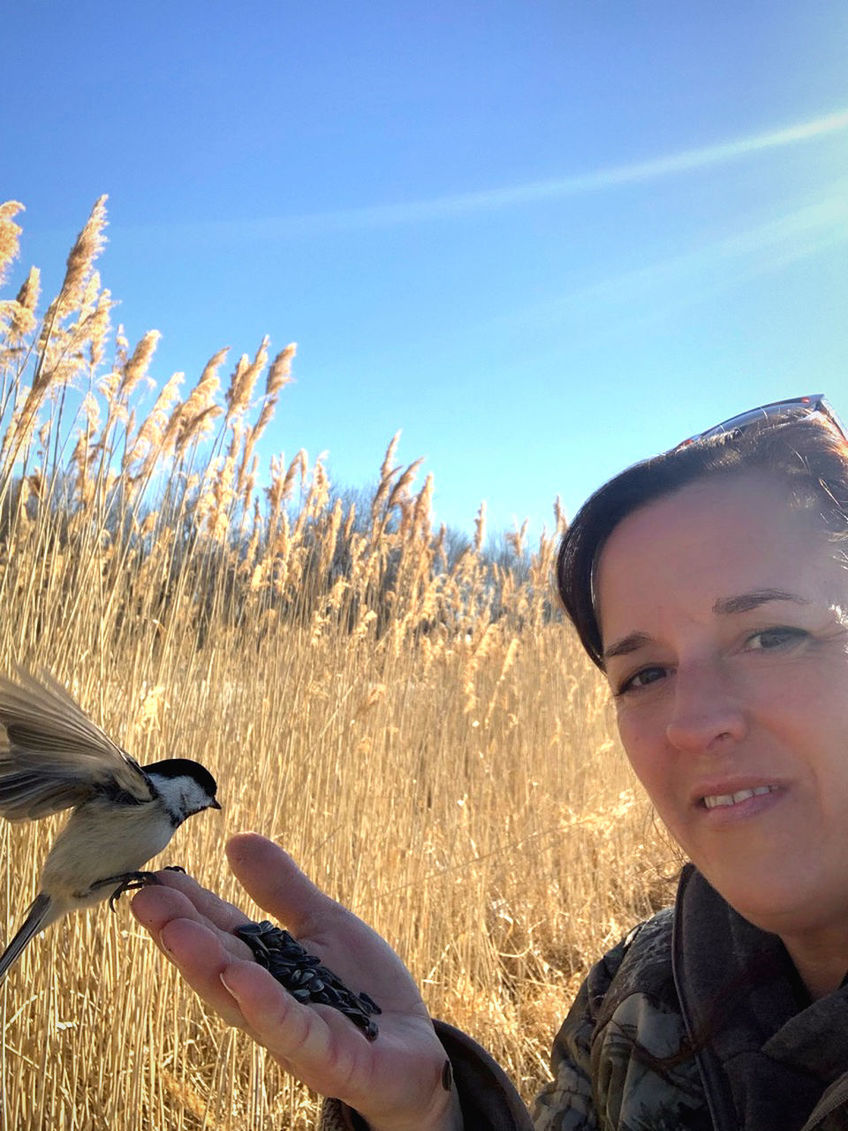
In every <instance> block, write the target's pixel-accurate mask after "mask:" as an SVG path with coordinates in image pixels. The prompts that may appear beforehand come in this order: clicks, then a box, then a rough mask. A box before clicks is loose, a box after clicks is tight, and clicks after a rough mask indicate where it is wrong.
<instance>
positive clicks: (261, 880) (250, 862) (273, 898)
mask: <svg viewBox="0 0 848 1131" xmlns="http://www.w3.org/2000/svg"><path fill="white" fill-rule="evenodd" d="M227 858H228V860H229V862H230V868H231V869H232V871H233V873H234V875H235V877H236V879H237V880H238V881H239V883H240V884H241V885H242V887H243V888H244V889H245V891H246V892H247V893H248V895H249V896H250V897H251V898H252V899H254V900H255V901H256V903H258V904H259V906H260V907H263V908H264V909H265V910H266V911H269V912H270V913H271V914H272V915H275V916H276V917H277V918H279V919H281V920H283V921H284V922H285V923H287V925H288V926H289V927H290V928H291V930H292V931H293V932H294V934H296V935H298V934H314V933H315V932H316V931H317V930H320V929H321V927H322V926H323V925H324V924H326V922H327V921H328V920H330V919H334V918H338V917H346V916H349V913H348V912H346V911H345V910H344V909H343V908H342V907H340V905H339V904H337V903H336V902H335V901H334V900H332V899H330V897H329V896H328V895H325V894H324V893H323V892H322V891H321V890H320V889H319V888H317V887H316V886H315V884H313V883H312V881H311V880H310V879H308V878H307V876H305V875H304V873H303V872H301V870H300V869H299V868H298V867H297V865H296V864H295V862H294V861H293V860H292V858H291V857H290V856H289V855H288V853H287V852H284V851H283V849H282V848H280V847H279V845H277V844H274V842H273V841H271V840H268V839H267V838H266V837H264V836H260V835H259V834H258V833H238V834H237V835H236V836H233V837H231V838H230V840H229V841H228V843H227ZM349 917H350V918H351V919H352V918H353V916H349Z"/></svg>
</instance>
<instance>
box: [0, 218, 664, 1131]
mask: <svg viewBox="0 0 848 1131" xmlns="http://www.w3.org/2000/svg"><path fill="white" fill-rule="evenodd" d="M104 203H105V202H104V200H100V201H98V202H97V204H96V205H95V208H94V210H93V212H92V214H91V217H90V218H89V220H88V222H87V223H86V225H85V227H84V228H83V230H82V232H81V234H80V236H79V238H78V239H77V242H76V244H75V246H74V248H73V250H72V251H71V254H70V256H69V258H68V267H67V272H66V276H65V279H64V283H63V285H62V287H61V290H60V292H59V294H58V295H57V297H56V298H54V299H53V300H52V301H49V302H46V303H44V304H42V303H41V301H40V297H39V278H38V272H37V270H35V269H33V270H32V271H31V272H30V274H29V276H28V277H27V279H26V281H25V282H24V284H23V286H22V287H21V289H20V290H19V292H18V294H17V297H16V298H14V299H12V298H8V299H6V300H5V301H2V302H0V380H2V385H1V386H0V422H2V435H0V666H2V668H3V669H4V670H6V671H10V670H11V669H12V668H13V665H14V664H15V663H16V662H22V663H25V664H27V665H30V666H34V667H37V666H39V665H44V666H46V667H48V668H49V669H50V670H51V671H52V672H53V673H54V674H55V675H56V676H57V677H58V678H59V679H61V680H63V681H64V682H65V683H66V684H67V685H68V686H69V688H70V689H71V690H72V692H73V693H74V694H75V696H76V697H77V698H78V700H79V701H80V702H81V703H82V705H83V706H84V707H85V708H86V710H87V711H89V713H90V714H91V715H92V717H93V718H95V719H96V720H97V721H98V722H99V723H101V725H103V726H104V727H105V728H106V729H107V730H108V731H109V733H110V734H111V735H112V736H113V737H114V738H115V739H116V741H118V742H119V743H121V744H122V745H123V746H125V747H126V749H128V750H129V751H130V752H131V753H132V754H133V755H134V756H135V757H137V758H138V759H139V760H140V761H141V762H147V761H153V760H156V759H159V758H163V757H167V756H169V755H176V754H179V755H182V756H185V757H192V758H197V759H198V760H200V761H202V762H204V763H205V764H206V765H208V766H209V768H210V769H211V770H212V772H213V773H214V774H215V775H216V777H217V778H218V781H219V787H220V792H219V796H220V798H221V800H222V802H223V805H224V809H223V812H222V813H221V814H217V813H207V814H203V815H202V816H200V817H197V818H195V819H194V820H192V821H190V822H188V823H187V824H186V825H185V826H183V828H181V829H180V830H179V831H178V833H177V835H176V836H175V838H174V840H173V842H172V844H171V845H170V847H169V849H168V851H167V853H165V854H164V855H163V857H162V858H161V860H160V861H159V863H161V864H165V863H169V862H175V863H180V864H182V865H184V866H185V867H186V868H187V870H189V871H190V872H191V873H192V874H194V875H195V876H196V877H197V878H198V879H199V880H200V881H201V882H202V883H204V884H206V885H208V886H209V887H212V888H214V889H215V890H217V891H219V892H221V893H222V894H223V895H224V896H225V897H226V898H229V899H232V900H233V901H235V902H239V903H241V904H242V905H243V906H245V909H246V910H247V911H248V913H249V914H254V915H257V909H256V908H252V907H251V906H250V905H249V904H247V903H245V901H244V899H242V898H241V897H240V895H239V893H238V892H237V891H236V890H235V885H234V883H233V882H232V881H231V879H230V877H229V875H228V872H227V868H226V863H225V858H224V855H223V845H224V841H225V838H226V836H227V835H228V833H230V832H235V831H237V830H240V829H245V828H252V829H256V830H258V831H260V832H262V833H264V834H266V835H267V836H270V837H274V838H276V839H277V840H279V842H280V843H281V844H283V845H284V846H285V847H286V848H287V849H288V850H289V851H290V852H292V853H293V855H294V856H295V858H296V859H297V860H298V861H299V862H300V863H301V864H302V866H303V867H304V868H305V869H306V870H307V871H308V872H309V873H310V874H311V875H312V877H313V878H314V879H315V880H316V881H317V882H318V883H320V884H321V885H323V886H324V887H325V888H326V890H327V891H329V892H330V893H331V894H332V895H334V896H336V897H338V898H339V899H341V900H343V901H344V902H345V903H347V904H348V905H349V906H351V907H352V908H353V909H354V910H355V911H356V912H357V913H358V914H360V915H361V916H363V917H364V918H366V919H367V920H368V921H370V922H371V923H372V924H374V925H375V926H376V927H377V929H378V930H379V931H380V932H382V933H383V934H384V935H385V936H386V937H387V938H388V939H389V940H390V941H391V943H392V944H393V945H394V946H395V947H396V948H397V949H398V951H399V952H400V954H401V955H402V957H403V958H404V959H405V961H406V962H407V964H408V965H409V967H410V968H411V969H412V971H413V973H414V974H415V975H416V977H417V978H418V979H419V980H420V982H421V984H422V985H423V987H424V995H425V998H426V999H427V1001H428V1003H429V1005H430V1008H431V1011H432V1012H433V1014H434V1015H437V1016H440V1017H443V1018H445V1019H447V1020H450V1021H452V1022H453V1023H454V1024H457V1025H459V1026H461V1027H462V1028H464V1029H466V1030H467V1031H468V1032H470V1033H471V1034H472V1035H473V1036H474V1037H476V1038H477V1039H478V1040H479V1041H481V1042H482V1043H483V1044H485V1045H486V1046H487V1047H488V1048H490V1049H491V1050H492V1052H493V1053H494V1054H495V1055H496V1056H497V1057H498V1059H499V1060H500V1061H501V1063H502V1064H503V1065H504V1066H505V1067H506V1068H507V1070H508V1071H509V1072H510V1074H511V1075H512V1077H513V1079H514V1080H515V1081H516V1082H517V1084H518V1085H519V1087H520V1088H521V1090H522V1093H523V1094H525V1095H526V1097H527V1099H528V1101H529V1100H530V1099H531V1097H532V1095H533V1093H534V1092H535V1090H536V1089H537V1087H538V1085H539V1084H540V1083H541V1082H542V1081H543V1080H544V1079H545V1076H546V1071H547V1055H548V1048H549V1044H550V1041H551V1039H552V1037H553V1035H554V1032H555V1030H556V1027H557V1026H558V1024H559V1021H560V1019H561V1017H562V1016H563V1014H564V1012H565V1010H566V1009H567V1007H568V1005H569V1002H570V1000H571V997H572V995H573V993H574V991H575V989H576V987H577V985H578V984H579V982H580V979H581V977H582V976H583V974H584V973H585V971H586V969H587V967H588V966H589V965H590V964H591V963H592V962H593V961H594V960H596V959H597V958H598V957H599V956H600V954H601V953H602V952H603V950H604V949H605V948H606V947H608V946H609V945H611V944H612V943H613V942H614V941H616V940H617V939H618V938H619V937H620V936H621V935H622V934H623V933H624V932H625V931H626V930H627V929H628V928H629V927H630V926H631V925H632V924H633V923H635V922H636V921H638V920H639V919H641V918H644V917H645V916H646V915H648V914H649V913H650V912H651V911H652V910H653V909H654V908H656V907H657V906H660V905H661V904H662V903H664V902H666V901H667V900H668V899H669V897H670V891H671V888H670V883H669V879H670V877H671V876H672V875H673V873H674V871H675V868H676V863H675V859H674V857H673V854H672V851H671V849H670V848H669V847H668V845H667V844H666V843H665V842H664V840H663V838H662V837H661V835H660V834H659V833H658V832H657V830H656V828H655V826H654V824H653V822H652V819H651V814H650V811H649V810H648V808H647V805H646V803H645V802H643V801H642V799H641V794H640V793H639V790H638V787H637V786H635V785H634V780H633V777H632V775H631V773H630V771H629V769H628V767H627V765H626V762H625V760H624V758H623V755H622V754H621V752H620V750H619V747H618V745H617V740H616V737H615V733H614V726H613V721H612V714H611V711H610V708H609V707H608V704H607V697H606V691H605V687H604V684H603V681H602V679H601V678H600V677H599V676H598V674H597V673H596V672H595V670H594V669H593V668H592V667H591V665H590V664H589V663H588V662H587V661H586V660H584V658H583V656H582V654H581V652H580V650H579V648H578V646H577V645H576V643H575V639H574V637H573V635H572V633H571V631H570V629H569V628H568V627H567V626H565V625H564V624H563V622H562V619H561V617H560V616H559V614H558V613H557V612H556V609H555V604H554V600H553V596H552V587H551V569H552V561H553V556H554V554H555V546H556V536H557V534H558V532H559V531H558V529H557V528H559V529H561V528H562V524H563V522H564V519H563V517H562V515H561V513H560V510H559V507H558V506H556V507H555V509H554V524H553V528H552V531H551V533H550V535H549V536H544V537H543V538H542V539H541V540H540V543H539V545H538V546H537V547H536V548H535V550H528V549H527V548H526V547H524V546H523V545H522V544H521V541H522V535H521V532H520V531H517V532H516V533H515V534H514V535H513V536H512V542H513V550H514V552H515V554H516V561H518V560H519V557H520V556H521V555H522V554H523V555H525V557H526V560H527V561H529V568H528V569H525V570H524V571H518V570H510V569H509V568H506V567H493V566H491V564H488V563H487V561H486V559H485V556H484V554H483V553H482V546H483V541H484V512H483V510H482V509H481V513H480V515H479V516H478V524H477V531H476V538H475V539H474V544H473V545H471V546H470V547H469V548H468V549H467V550H466V551H465V552H464V553H463V554H461V555H460V556H459V558H458V559H455V560H454V559H452V558H450V557H449V556H448V555H447V553H446V535H445V532H444V531H435V530H433V529H432V524H431V517H430V507H429V501H430V495H431V491H432V480H431V479H430V478H427V479H426V480H425V481H424V483H423V485H420V486H418V485H416V477H417V473H418V461H416V462H415V463H413V464H411V465H409V466H408V467H402V466H397V467H396V466H395V463H394V460H395V450H396V439H397V438H395V440H393V441H392V443H391V444H390V446H389V450H388V451H387V452H386V455H385V458H384V459H383V461H382V466H381V467H380V468H379V480H378V486H377V488H376V489H375V491H374V494H373V498H372V499H371V500H370V503H369V513H367V514H364V515H359V516H357V515H356V514H354V513H353V511H352V509H351V508H350V507H345V506H344V505H343V504H342V502H341V501H338V500H336V501H335V502H332V503H331V501H330V499H331V496H330V491H329V484H328V482H327V475H326V472H325V470H324V468H323V467H322V465H321V463H320V462H318V463H314V464H311V465H310V463H309V461H308V459H307V457H306V454H305V453H301V452H298V454H297V455H295V456H294V458H291V459H289V460H286V459H284V458H283V457H282V456H280V457H279V459H275V460H273V461H272V463H271V466H270V468H269V469H268V470H267V471H265V470H263V469H261V468H260V467H259V465H258V461H257V459H256V456H255V447H256V442H257V440H258V439H259V437H260V435H261V434H262V433H263V431H264V430H265V429H266V428H267V426H268V424H269V421H270V420H271V418H272V416H273V414H274V411H275V409H276V408H277V401H278V398H279V396H280V393H281V392H282V390H283V388H284V386H285V384H286V383H287V382H288V381H289V380H290V368H291V362H292V358H293V356H294V347H293V346H289V347H287V348H286V349H284V350H283V351H282V352H281V353H279V354H278V355H277V356H276V357H274V358H271V357H269V355H268V342H267V340H266V341H264V342H262V343H261V345H260V347H259V349H258V350H257V353H256V355H255V356H254V357H253V358H251V357H248V356H244V357H242V358H241V359H240V360H239V361H237V362H236V363H235V365H233V366H231V375H230V377H229V379H228V381H226V382H224V383H223V384H222V383H221V381H220V377H219V372H220V370H221V368H222V366H223V365H224V364H225V353H226V351H220V352H219V353H217V354H215V355H214V356H213V357H212V359H211V360H210V362H209V364H208V365H207V366H206V368H205V370H204V371H203V373H202V374H201V375H200V376H199V378H198V379H196V380H195V381H194V382H191V381H189V382H188V383H187V385H186V387H185V388H184V387H183V385H184V380H183V376H182V374H175V375H174V376H173V377H171V378H170V379H169V380H167V381H165V382H162V383H161V386H160V387H159V388H158V389H154V388H152V383H151V381H150V380H149V378H148V371H149V368H150V364H151V360H152V357H153V354H154V350H155V346H156V341H157V335H156V333H155V332H151V333H149V334H147V335H145V336H144V337H143V338H142V340H141V341H140V342H139V343H138V344H137V345H135V346H130V345H129V344H128V343H127V342H126V341H125V339H124V337H123V332H122V330H121V329H120V328H117V329H116V330H112V329H111V326H110V321H111V319H110V311H111V308H112V300H111V297H110V295H109V292H108V291H107V290H104V289H103V288H102V286H101V281H100V277H99V275H98V273H97V271H96V269H95V262H96V259H97V256H98V254H99V252H100V251H101V249H102V245H103V242H104V237H103V229H104V226H105V207H104ZM19 211H20V206H19V205H16V204H7V205H2V206H0V277H2V276H8V269H9V266H10V264H11V263H12V262H13V260H14V259H15V258H16V256H17V254H18V238H19V235H20V228H19V226H18V224H17V223H16V222H15V217H16V214H17V213H18V212H19ZM377 463H378V461H377V460H375V465H376V464H377ZM376 471H377V467H376V466H375V472H376ZM552 486H553V487H555V486H556V485H552ZM54 829H55V826H54V825H53V823H52V821H43V822H40V823H38V824H36V825H20V824H16V825H14V826H13V825H10V824H9V823H8V822H5V821H0V837H2V846H3V870H2V900H0V929H2V931H3V938H6V939H7V938H8V937H9V936H10V935H11V933H12V932H13V931H14V930H15V929H16V927H17V925H18V922H19V920H20V918H21V917H22V912H23V909H24V908H25V907H26V905H27V904H28V903H29V901H30V900H31V899H32V897H33V895H34V894H35V891H36V886H37V881H38V874H39V869H40V864H41V861H42V859H43V856H44V854H45V852H46V850H47V847H48V845H49V843H50V840H51V838H52V835H53V832H54ZM257 917H261V916H257ZM363 988H365V987H363ZM0 1008H2V1024H3V1042H2V1052H0V1073H1V1074H2V1076H0V1081H2V1100H3V1104H2V1118H0V1127H1V1128H2V1129H3V1131H26V1129H29V1128H32V1129H41V1128H45V1129H46V1128H49V1129H51V1131H72V1129H73V1131H77V1129H101V1128H102V1129H107V1128H108V1129H110V1131H135V1129H139V1131H140V1129H145V1131H147V1129H150V1131H154V1129H155V1131H180V1129H186V1131H188V1129H199V1128H208V1129H210V1131H212V1129H216V1131H217V1129H221V1131H223V1129H232V1131H236V1129H238V1131H245V1129H250V1131H260V1129H262V1131H271V1129H272V1128H273V1129H275V1131H279V1129H280V1128H309V1127H312V1126H314V1124H315V1119H316V1111H317V1102H316V1099H315V1097H314V1096H311V1095H310V1094H309V1093H307V1092H306V1091H305V1090H304V1089H302V1088H300V1087H299V1086H298V1085H296V1084H294V1083H292V1082H291V1081H290V1080H288V1079H287V1078H286V1077H285V1076H284V1075H283V1074H282V1073H281V1072H280V1071H279V1070H278V1069H277V1067H276V1066H275V1065H274V1063H273V1062H272V1061H271V1060H270V1058H268V1057H266V1056H265V1055H264V1053H263V1052H262V1050H260V1049H257V1048H256V1047H254V1046H253V1045H252V1044H251V1042H250V1041H249V1040H247V1039H246V1038H245V1037H244V1036H242V1035H241V1034H238V1033H235V1032H233V1031H231V1030H228V1029H226V1028H225V1027H224V1026H223V1025H222V1024H221V1023H219V1022H218V1020H217V1019H216V1018H215V1017H214V1016H211V1015H209V1014H208V1013H207V1012H206V1011H205V1010H204V1009H203V1008H202V1007H201V1005H200V1004H199V1003H198V1001H197V1000H196V999H195V998H194V997H193V995H192V993H191V992H190V991H189V990H188V989H187V988H186V987H185V986H184V985H182V984H181V982H180V981H179V979H178V978H177V977H176V976H175V974H174V973H173V972H172V971H171V969H170V968H169V967H168V966H167V965H166V963H165V961H164V960H163V959H162V957H161V956H160V955H159V953H158V952H157V951H156V949H155V948H154V946H153V944H152V942H151V941H150V939H149V938H148V937H147V936H146V934H145V933H144V932H142V931H141V930H140V928H138V927H137V926H136V924H135V920H134V919H133V918H132V916H131V914H130V911H129V907H128V905H127V901H126V900H125V901H122V903H121V904H119V906H118V910H117V913H116V914H114V915H112V914H110V912H109V911H108V909H107V908H106V907H105V905H103V906H101V907H100V908H98V909H96V910H95V911H93V912H90V913H87V914H80V915H77V916H75V917H72V918H71V919H69V920H67V921H65V922H64V923H62V924H60V925H59V926H57V927H55V928H53V929H52V930H51V932H50V933H48V934H46V935H43V936H40V937H39V938H38V939H36V940H35V941H34V942H33V943H32V944H31V946H30V947H29V948H28V950H27V951H26V952H25V955H24V957H23V959H22V960H21V962H20V963H19V964H18V966H17V967H16V968H15V969H14V970H13V971H12V973H11V974H10V976H9V978H8V979H7V981H6V983H5V984H4V985H3V986H2V987H0Z"/></svg>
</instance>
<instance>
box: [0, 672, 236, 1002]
mask: <svg viewBox="0 0 848 1131" xmlns="http://www.w3.org/2000/svg"><path fill="white" fill-rule="evenodd" d="M16 675H17V681H15V680H13V679H11V678H9V677H7V676H4V675H0V726H2V731H0V816H3V817H5V818H6V819H7V820H9V821H23V820H32V821H35V820H38V819H39V818H41V817H46V816H48V815H50V814H52V813H59V812H61V811H62V810H65V809H71V810H72V812H71V815H70V818H69V819H68V821H67V823H66V824H65V826H64V827H63V828H62V830H61V831H60V833H59V835H58V836H57V837H56V840H55V842H54V843H53V845H52V847H51V849H50V851H49V853H48V855H47V858H46V860H45V862H44V866H43V868H42V872H41V879H40V883H39V891H38V894H37V895H36V897H35V899H34V900H33V902H32V904H31V905H30V907H29V908H28V910H27V912H26V916H25V918H24V920H23V922H22V924H21V926H20V928H19V929H18V931H17V933H16V934H15V935H14V937H13V938H12V940H11V942H10V943H9V944H8V946H7V947H6V949H5V950H4V951H3V953H2V954H0V981H2V980H3V979H4V978H5V976H6V974H7V973H8V971H9V968H10V967H11V966H12V965H13V963H14V962H15V961H16V960H17V959H18V958H19V957H20V955H21V953H22V951H23V950H24V948H25V947H26V946H27V944H28V943H29V942H30V941H31V940H32V939H33V938H34V937H35V936H36V935H37V934H38V933H39V932H40V931H42V930H44V928H45V927H48V926H50V925H51V924H52V923H55V922H57V921H58V920H59V919H61V918H63V917H64V916H65V915H68V914H69V913H70V912H72V911H76V910H79V909H81V908H84V907H91V906H94V905H95V904H97V903H100V902H101V901H102V900H105V899H107V898H108V899H109V904H110V906H111V908H112V910H114V909H115V901H116V900H117V899H118V898H119V897H120V895H121V894H122V893H123V892H125V891H128V890H130V889H132V888H137V887H142V886H143V885H144V884H145V883H151V882H155V875H154V873H152V872H145V871H143V870H142V869H143V867H144V865H145V864H146V863H147V862H148V861H149V860H150V859H151V858H152V857H153V856H156V855H157V853H159V852H161V851H162V850H163V849H164V848H165V847H166V845H167V844H168V843H169V841H170V840H171V837H172V836H173V834H174V832H175V831H176V829H177V828H179V826H180V825H181V824H182V823H183V821H185V820H186V819H187V818H188V817H191V816H192V815H193V814H195V813H200V812H202V811H203V810H204V809H220V808H221V804H220V802H219V801H218V800H217V797H216V793H217V788H218V787H217V784H216V782H215V779H214V777H213V776H212V774H211V773H210V772H209V770H207V769H206V767H205V766H203V765H201V764H200V763H199V762H194V761H192V760H191V759H189V758H166V759H165V760H164V761H161V762H152V763H149V764H148V765H145V766H142V765H139V763H138V762H136V761H135V759H134V758H132V757H130V755H129V754H127V752H126V751H125V750H122V749H121V747H120V746H118V745H116V744H115V743H114V742H113V741H112V740H111V739H110V738H109V737H108V735H107V734H106V733H105V731H103V730H101V728H100V727H99V726H97V725H96V724H95V723H94V722H92V721H91V719H89V718H88V716H87V715H86V714H85V713H84V712H83V710H82V709H81V708H80V706H79V705H78V704H77V702H76V701H75V700H74V699H73V698H72V697H71V695H70V694H69V693H68V691H67V690H66V689H65V688H64V687H63V685H62V684H61V683H59V682H58V680H56V679H54V678H53V676H52V675H51V674H50V673H49V672H48V671H46V670H41V671H39V673H38V676H37V677H36V676H35V675H34V674H32V672H30V671H29V670H27V669H25V668H22V667H19V668H18V669H17V672H16Z"/></svg>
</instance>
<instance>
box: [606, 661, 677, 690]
mask: <svg viewBox="0 0 848 1131" xmlns="http://www.w3.org/2000/svg"><path fill="white" fill-rule="evenodd" d="M665 674H666V669H665V668H661V667H659V666H656V667H650V668H641V669H640V670H639V671H638V672H635V673H634V674H633V675H631V676H629V677H628V678H627V679H626V680H625V681H624V682H623V683H622V684H620V685H619V688H618V691H617V692H616V694H617V695H625V694H626V693H627V692H628V691H641V689H642V688H643V687H647V686H648V685H649V684H651V683H656V682H657V681H658V680H660V679H663V678H664V677H665Z"/></svg>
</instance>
